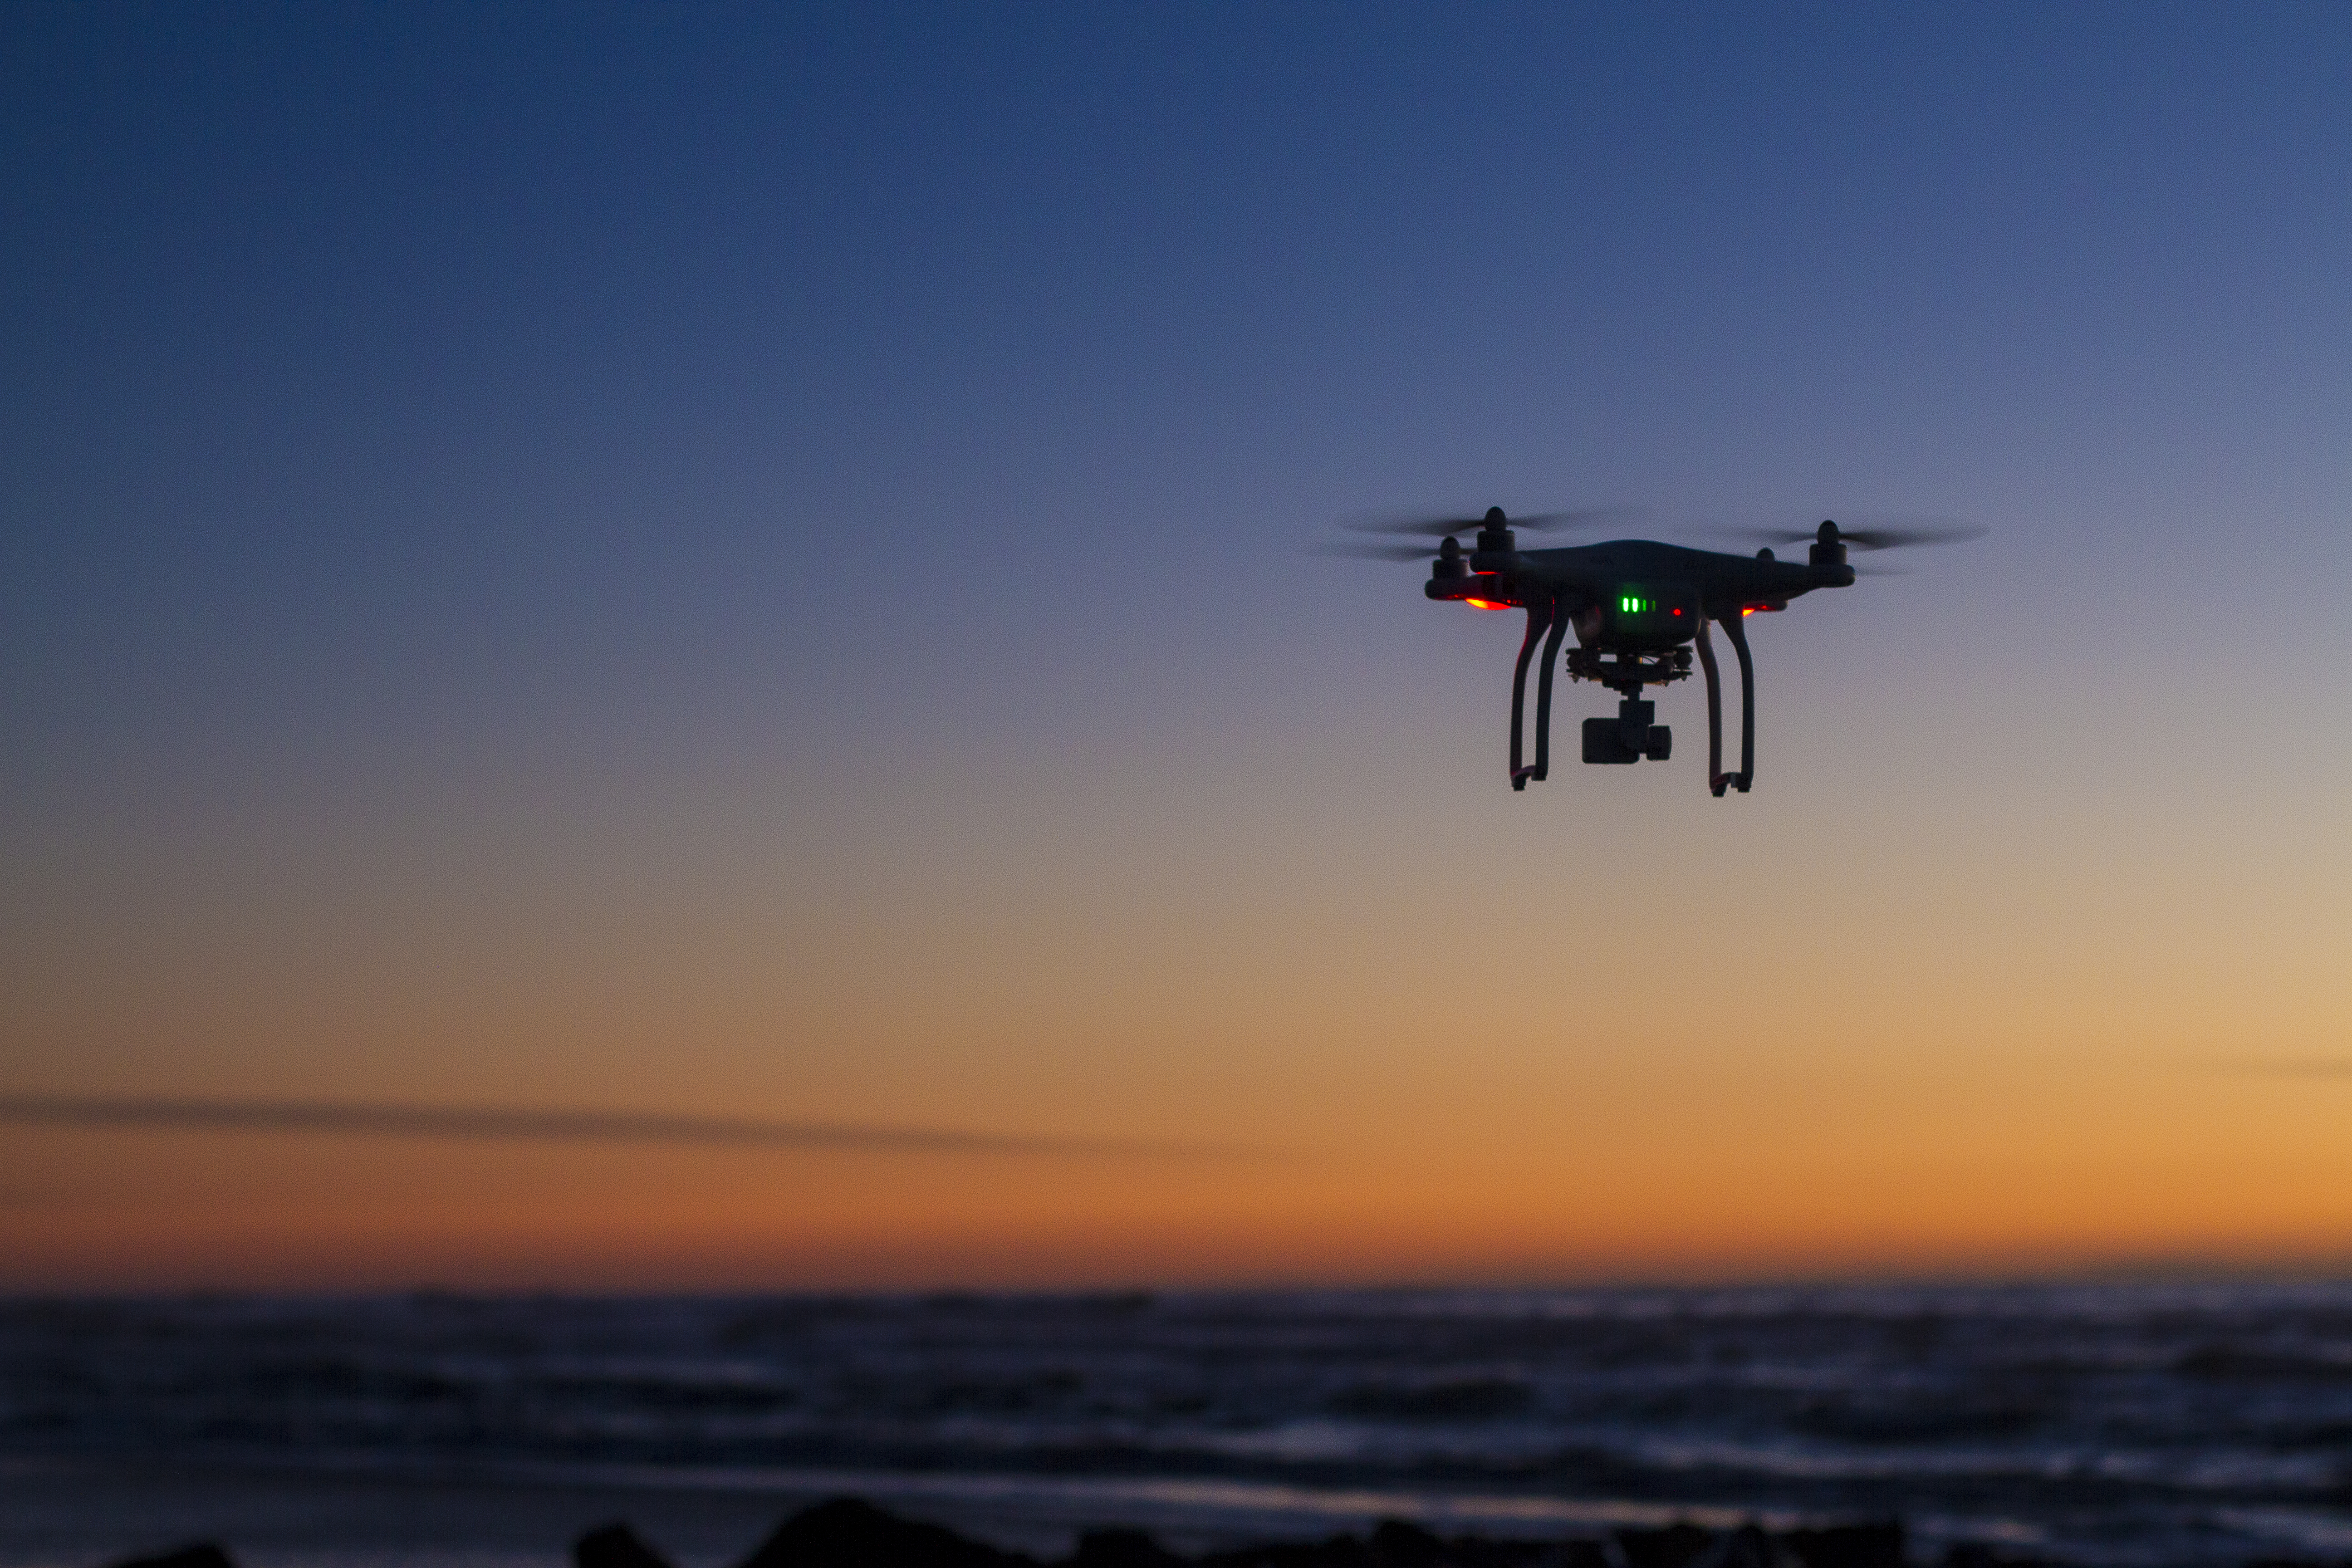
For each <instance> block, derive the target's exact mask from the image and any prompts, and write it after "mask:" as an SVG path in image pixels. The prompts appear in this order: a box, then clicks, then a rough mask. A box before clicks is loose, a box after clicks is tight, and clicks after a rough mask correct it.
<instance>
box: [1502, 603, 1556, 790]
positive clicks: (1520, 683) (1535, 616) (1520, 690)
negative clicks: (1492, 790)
mask: <svg viewBox="0 0 2352 1568" xmlns="http://www.w3.org/2000/svg"><path fill="white" fill-rule="evenodd" d="M1550 624H1551V605H1549V603H1545V604H1539V605H1528V635H1527V637H1526V638H1525V639H1524V640H1522V641H1521V642H1520V644H1519V664H1518V668H1517V669H1516V670H1514V671H1513V672H1512V674H1511V787H1512V788H1513V789H1525V788H1527V787H1528V777H1529V776H1530V775H1533V776H1535V777H1538V778H1540V777H1542V776H1543V775H1542V774H1541V773H1539V772H1538V771H1537V770H1536V769H1534V768H1523V767H1521V766H1519V731H1521V729H1522V728H1524V725H1523V723H1522V720H1523V719H1524V716H1525V715H1526V713H1527V710H1528V659H1530V658H1533V657H1535V651H1536V642H1537V640H1538V638H1540V637H1542V636H1543V634H1544V627H1546V626H1549V625H1550ZM1544 675H1545V678H1546V679H1545V684H1544V689H1545V690H1547V691H1549V690H1550V689H1551V686H1550V679H1549V678H1550V675H1551V670H1550V668H1549V666H1547V667H1546V668H1545V670H1544ZM1537 744H1538V746H1540V745H1541V744H1542V742H1540V741H1538V742H1537Z"/></svg>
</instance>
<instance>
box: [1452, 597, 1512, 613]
mask: <svg viewBox="0 0 2352 1568" xmlns="http://www.w3.org/2000/svg"><path fill="white" fill-rule="evenodd" d="M1462 602H1463V603H1464V604H1465V605H1469V606H1470V607H1471V608H1472V609H1474V610H1507V609H1509V608H1510V607H1511V606H1510V605H1498V604H1496V603H1495V601H1494V600H1492V599H1465V600H1463V601H1462Z"/></svg>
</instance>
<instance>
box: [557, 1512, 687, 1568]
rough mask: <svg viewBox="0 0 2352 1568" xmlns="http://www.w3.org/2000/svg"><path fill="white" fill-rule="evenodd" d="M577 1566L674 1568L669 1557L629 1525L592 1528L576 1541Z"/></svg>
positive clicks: (573, 1549)
mask: <svg viewBox="0 0 2352 1568" xmlns="http://www.w3.org/2000/svg"><path fill="white" fill-rule="evenodd" d="M572 1563H574V1564H575V1565H576V1568H670V1563H669V1559H668V1558H667V1557H664V1556H663V1555H662V1554H661V1553H660V1552H656V1551H655V1550H654V1549H653V1548H652V1547H650V1546H648V1545H646V1542H645V1538H644V1537H643V1536H641V1535H639V1534H638V1533H637V1532H636V1531H634V1530H631V1529H630V1528H629V1527H628V1526H627V1525H625V1524H618V1523H615V1524H607V1525H604V1526H603V1527H602V1528H600V1529H596V1530H592V1531H589V1532H588V1533H587V1534H585V1535H583V1536H582V1537H581V1538H580V1539H579V1540H577V1541H575V1542H572Z"/></svg>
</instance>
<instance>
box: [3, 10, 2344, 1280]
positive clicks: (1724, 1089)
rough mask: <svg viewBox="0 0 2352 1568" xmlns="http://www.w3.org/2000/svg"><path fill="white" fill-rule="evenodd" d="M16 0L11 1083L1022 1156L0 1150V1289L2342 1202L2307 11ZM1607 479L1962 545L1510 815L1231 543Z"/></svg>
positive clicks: (1425, 662)
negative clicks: (782, 1131) (112, 0)
mask: <svg viewBox="0 0 2352 1568" xmlns="http://www.w3.org/2000/svg"><path fill="white" fill-rule="evenodd" d="M0 27H5V35H6V37H5V47H0V126H5V132H0V135H5V142H0V204H5V217H0V236H4V237H5V238H0V247H5V250H0V255H4V256H5V267H0V341H5V342H6V343H7V344H8V345H9V346H8V350H7V353H5V356H0V366H5V368H0V388H5V397H4V398H0V473H5V479H0V601H5V602H0V723H4V724H5V732H6V736H7V744H6V747H5V753H0V1097H25V1096H68V1097H81V1098H104V1097H121V1098H126V1099H137V1100H154V1099H158V1098H173V1099H181V1100H194V1099H202V1100H218V1101H253V1100H261V1101H301V1102H306V1103H310V1102H352V1103H364V1104H371V1105H373V1104H389V1105H398V1106H420V1105H421V1106H450V1107H491V1108H514V1109H520V1110H566V1111H569V1110H584V1111H600V1112H602V1111H609V1112H616V1113H622V1112H625V1113H628V1114H632V1115H646V1116H665V1117H686V1118H720V1119H735V1120H758V1121H779V1122H793V1123H806V1122H821V1123H825V1124H829V1125H844V1126H856V1127H870V1128H874V1129H877V1130H883V1131H889V1130H906V1129H919V1130H932V1131H955V1132H964V1133H973V1134H982V1135H986V1136H987V1137H990V1138H1003V1139H1007V1140H1012V1141H1013V1142H1014V1143H1015V1144H1017V1145H1019V1146H1016V1147H1010V1148H1001V1147H993V1146H991V1147H984V1148H965V1147H941V1148H922V1149H908V1148H905V1147H900V1146H896V1145H891V1144H889V1143H888V1142H887V1140H886V1141H884V1142H881V1143H877V1144H876V1145H873V1146H853V1147H790V1148H755V1147H714V1146H704V1145H696V1144H692V1143H687V1142H681V1143H677V1144H675V1145H669V1144H659V1143H647V1142H593V1141H583V1142H562V1141H553V1142H551V1141H547V1140H530V1139H499V1138H494V1137H492V1138H481V1139H474V1140H461V1139H436V1140H431V1141H419V1140H416V1139H413V1138H404V1137H399V1136H392V1135H388V1134H383V1133H376V1132H368V1131H359V1132H352V1131H348V1130H346V1131H336V1130H332V1129H319V1128H309V1129H299V1128H298V1129H293V1130H273V1129H268V1128H258V1127H247V1128H242V1129H221V1128H201V1127H185V1126H182V1127H160V1126H92V1125H58V1124H49V1125H40V1124H35V1123H33V1122H22V1121H20V1122H17V1123H13V1124H9V1125H6V1126H5V1127H0V1289H84V1288H116V1287H134V1286H135V1287H182V1286H199V1285H201V1286H299V1287H332V1288H343V1287H361V1286H380V1285H381V1286H401V1285H409V1284H415V1283H422V1282H432V1283H439V1284H448V1285H461V1286H526V1285H541V1284H551V1285H559V1286H577V1287H597V1288H606V1287H610V1288H625V1289H653V1288H669V1287H702V1286H729V1287H732V1286H745V1287H753V1286H756V1287H786V1288H799V1287H828V1288H829V1287H835V1286H885V1285H887V1286H919V1287H930V1286H947V1285H956V1286H962V1285H996V1284H1128V1283H1160V1282H1168V1283H1182V1282H1220V1283H1223V1282H1233V1283H1244V1282H1255V1281H1267V1282H1298V1281H1318V1280H1368V1281H1369V1280H1407V1279H1412V1280H1420V1279H1512V1280H1531V1279H1632V1278H1639V1279H1657V1278H1723V1277H1748V1276H1757V1275H1790V1274H1823V1273H1834V1274H1853V1273H1879V1272H1888V1271H1894V1272H1927V1273H1952V1272H1962V1273H1967V1272H1994V1273H2014V1272H2019V1271H2037V1270H2045V1269H2073V1268H2105V1267H2110V1266H2125V1267H2137V1266H2145V1265H2158V1266H2163V1265H2170V1264H2187V1265H2198V1266H2202V1265H2210V1264H2231V1265H2239V1264H2253V1265H2265V1266H2266V1265H2275V1264H2285V1265H2290V1266H2298V1267H2302V1266H2315V1267H2331V1266H2337V1265H2341V1264H2343V1263H2345V1262H2347V1260H2352V1137H2347V1136H2346V1131H2347V1127H2352V962H2347V954H2352V894H2347V888H2352V826H2347V809H2346V803H2347V787H2352V786H2347V780H2352V700H2347V668H2352V662H2347V652H2348V651H2352V649H2347V641H2352V638H2347V633H2346V626H2345V612H2344V606H2343V596H2342V585H2343V584H2345V583H2346V582H2347V580H2352V528H2348V527H2347V521H2352V265H2347V258H2352V9H2347V8H2346V7H2343V6H2340V5H2266V6H2263V7H2260V8H2244V7H2222V6H2208V5H2179V6H2175V5H2154V4H2134V5H2082V6H2066V7H2053V6H2040V5H1969V6H1948V7H1927V6H1901V7H1896V6H1884V7H1861V6H1857V7H1813V6H1736V7H1735V6H1729V5H1721V6H1691V7H1685V6H1671V5H1662V6H1641V7H1633V6H1624V7H1618V6H1610V7H1587V6H1553V5H1538V6H1528V7H1517V6H1503V5H1496V6H1486V7H1477V8H1464V7H1437V6H1425V7H1411V6H1396V7H1389V6H1370V5H1279V6H1274V5H1166V6H1097V7H1084V6H1057V5H1045V6H1022V7H1000V6H970V7H965V6H918V7H893V6H874V5H856V6H816V5H806V6H791V7H745V8H740V9H738V8H727V7H716V6H712V7H677V8H658V9H647V8H634V7H614V8H610V9H595V8H579V9H563V10H552V11H551V10H545V9H532V8H522V7H514V8H499V7H488V6H446V7H437V8H436V7H412V6H405V5H402V6H389V5H387V6H376V7H344V6H335V7H283V8H268V7H235V8H205V7H165V6H152V7H150V6H113V7H98V6H53V7H44V6H31V5H26V6H18V7H15V8H12V9H11V11H10V12H9V14H8V16H7V18H6V20H5V23H0ZM1603 502H1609V503H1617V502H1624V503H1639V504H1642V505H1644V506H1647V507H1649V508H1652V509H1654V521H1653V522H1652V524H1651V525H1650V527H1649V529H1648V531H1652V532H1654V533H1656V534H1658V535H1660V536H1663V537H1668V538H1675V539H1681V540H1685V541H1687V542H1706V539H1705V537H1704V535H1703V533H1702V531H1703V530H1704V529H1706V528H1707V527H1710V526H1716V525H1722V524H1778V523H1790V524H1796V525H1805V524H1810V523H1811V522H1813V521H1818V520H1819V519H1821V518H1822V517H1839V518H1841V519H1845V518H1866V517H1870V516H1889V515H1932V516H1948V517H1958V518H1964V519H1967V520H1970V521H1976V522H1980V523H1983V524H1986V525H1989V526H1990V528H1991V529H1992V530H1993V531H1992V533H1991V534H1990V537H1988V538H1987V539H1985V540H1984V541H1982V542H1978V543H1974V544H1970V545H1967V546H1963V547H1958V548H1954V549H1949V550H1943V551H1934V552H1927V551H1923V552H1918V553H1917V555H1916V557H1913V558H1912V559H1911V560H1910V562H1908V564H1913V565H1916V572H1914V573H1913V574H1909V575H1905V576H1893V577H1878V578H1869V579H1865V580H1864V581H1863V582H1862V583H1861V584H1858V585H1857V586H1855V587H1854V588H1853V589H1851V590H1847V591H1843V592H1838V593H1821V594H1816V595H1813V596H1812V597H1811V598H1809V599H1805V600H1802V601H1801V602H1799V603H1798V604H1797V605H1795V606H1793V608H1792V609H1791V611H1790V613H1789V614H1788V615H1785V616H1769V617H1758V618H1757V619H1756V621H1755V622H1753V623H1751V626H1752V635H1753V638H1754V642H1755V645H1756V649H1757V656H1758V661H1759V704H1760V712H1761V734H1760V741H1759V762H1758V777H1757V783H1756V787H1755V792H1754V793H1753V794H1751V795H1747V796H1744V797H1739V796H1735V797H1733V798H1730V799H1727V800H1720V801H1718V800H1712V799H1709V798H1708V797H1707V795H1706V788H1705V785H1704V782H1703V777H1702V775H1703V771H1704V756H1705V750H1704V742H1705V720H1704V710H1703V707H1702V705H1701V701H1700V699H1699V697H1698V695H1697V693H1696V682H1694V683H1692V684H1691V685H1689V686H1678V687H1675V688H1674V689H1670V690H1668V691H1666V692H1664V693H1662V694H1657V695H1658V696H1659V719H1660V721H1663V722H1667V723H1671V724H1673V725H1674V726H1675V729H1676V731H1677V739H1678V741H1679V742H1680V743H1679V745H1678V747H1677V751H1676V754H1675V758H1674V760H1673V761H1671V762H1669V763H1664V764H1663V765H1656V764H1647V763H1645V764H1643V765H1642V766H1639V767H1634V768H1621V769H1602V768H1592V769H1586V768H1580V767H1574V766H1570V767H1567V768H1565V769H1564V770H1558V771H1556V772H1555V773H1554V775H1553V777H1552V779H1551V780H1550V781H1549V783H1547V784H1542V785H1539V786H1538V787H1535V788H1531V789H1530V790H1528V792H1527V793H1526V794H1524V795H1514V794H1513V793H1512V792H1511V791H1510V790H1509V789H1508V788H1507V784H1506V783H1505V777H1504V774H1505V768H1504V742H1505V739H1506V736H1505V719H1506V715H1507V695H1508V684H1509V669H1510V660H1511V656H1512V654H1513V653H1514V652H1515V651H1516V647H1517V632H1518V617H1517V616H1485V615H1480V614H1478V613H1476V612H1475V611H1471V610H1467V609H1465V608H1462V607H1460V606H1454V605H1433V604H1430V603H1427V602H1425V601H1424V600H1423V598H1422V596H1421V593H1420V578H1419V576H1418V575H1417V574H1416V573H1415V572H1414V571H1413V569H1412V568H1411V567H1409V566H1389V565H1384V564H1381V563H1352V562H1344V561H1335V560H1329V559H1325V558H1318V557H1317V556H1315V555H1313V554H1311V553H1309V552H1307V546H1308V545H1309V544H1310V543H1311V542H1314V541H1316V540H1318V539H1319V538H1325V537H1328V534H1329V532H1330V531H1331V527H1332V522H1333V520H1334V519H1336V518H1339V517H1340V516H1342V515H1344V514H1348V513H1351V512H1356V511H1360V510H1364V509H1368V508H1379V507H1394V506H1413V505H1428V506H1432V507H1440V508H1469V509H1474V510H1475V509H1483V508H1484V507H1486V505H1489V504H1494V503H1500V504H1502V505H1505V506H1507V507H1512V508H1525V509H1542V508H1549V507H1559V506H1578V505H1591V504H1596V503H1603ZM1562 702H1563V707H1562V710H1561V712H1562V718H1563V721H1564V722H1565V724H1566V725H1567V726H1569V727H1570V733H1571V734H1572V727H1573V725H1574V724H1575V723H1576V722H1577V721H1578V720H1580V718H1581V717H1582V716H1584V715H1585V714H1588V713H1592V712H1600V711H1603V710H1605V709H1606V707H1607V704H1608V699H1607V698H1606V697H1605V696H1601V695H1597V694H1596V693H1595V692H1594V690H1593V689H1591V687H1576V686H1571V687H1568V688H1566V689H1565V694H1564V697H1563V699H1562ZM2331 954H2332V955H2333V956H2330V955H2331ZM2337 1064H2342V1066H2343V1068H2344V1070H2343V1071H2342V1072H2341V1073H2338V1072H2337V1071H2336V1070H2335V1068H2336V1065H2337ZM1024 1140H1034V1141H1043V1144H1044V1145H1050V1146H1036V1147H1033V1146H1029V1145H1028V1144H1027V1143H1024V1142H1022V1141H1024ZM1069 1143H1077V1144H1084V1145H1087V1147H1085V1148H1071V1147H1066V1146H1065V1145H1066V1144H1069ZM1098 1145H1117V1147H1101V1146H1098Z"/></svg>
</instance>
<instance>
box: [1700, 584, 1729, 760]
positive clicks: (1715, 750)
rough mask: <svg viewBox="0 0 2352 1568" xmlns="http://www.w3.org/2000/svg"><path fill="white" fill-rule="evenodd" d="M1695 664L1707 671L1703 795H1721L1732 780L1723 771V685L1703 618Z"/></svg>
mask: <svg viewBox="0 0 2352 1568" xmlns="http://www.w3.org/2000/svg"><path fill="white" fill-rule="evenodd" d="M1698 662H1699V668H1702V669H1704V670H1706V791H1707V793H1708V794H1709V795H1722V794H1723V787H1724V785H1726V784H1729V783H1730V782H1731V780H1730V779H1729V778H1728V777H1727V776H1726V774H1725V773H1724V771H1723V682H1722V680H1721V679H1720V678H1719V677H1718V676H1717V673H1716V668H1715V640H1714V639H1713V638H1712V637H1708V636H1707V632H1706V616H1700V617H1699V621H1698Z"/></svg>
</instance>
